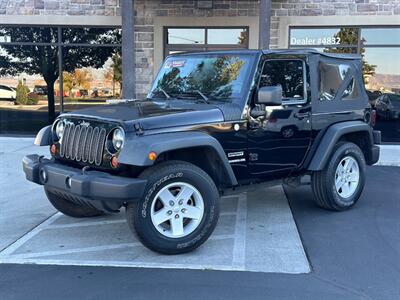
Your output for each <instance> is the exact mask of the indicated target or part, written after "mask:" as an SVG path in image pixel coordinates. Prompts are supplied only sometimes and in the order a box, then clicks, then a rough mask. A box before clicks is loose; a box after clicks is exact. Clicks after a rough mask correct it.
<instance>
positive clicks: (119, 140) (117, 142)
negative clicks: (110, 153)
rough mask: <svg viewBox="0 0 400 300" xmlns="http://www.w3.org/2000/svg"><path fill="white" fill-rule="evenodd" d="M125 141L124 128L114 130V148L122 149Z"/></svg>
mask: <svg viewBox="0 0 400 300" xmlns="http://www.w3.org/2000/svg"><path fill="white" fill-rule="evenodd" d="M124 141H125V132H124V130H123V129H122V128H117V129H115V130H114V132H113V136H112V144H113V146H114V149H115V150H117V151H119V150H121V149H122V147H123V146H124Z"/></svg>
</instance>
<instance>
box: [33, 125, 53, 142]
mask: <svg viewBox="0 0 400 300" xmlns="http://www.w3.org/2000/svg"><path fill="white" fill-rule="evenodd" d="M50 140H51V125H48V126H46V127H43V128H42V129H40V131H39V132H38V134H37V135H36V137H35V142H34V144H35V145H36V146H49V145H50V143H51V141H50Z"/></svg>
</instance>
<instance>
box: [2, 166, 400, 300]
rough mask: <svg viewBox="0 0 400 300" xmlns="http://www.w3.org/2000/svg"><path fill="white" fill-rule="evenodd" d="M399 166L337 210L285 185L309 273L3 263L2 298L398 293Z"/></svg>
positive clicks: (383, 299) (379, 298)
mask: <svg viewBox="0 0 400 300" xmlns="http://www.w3.org/2000/svg"><path fill="white" fill-rule="evenodd" d="M398 178H400V168H398V167H371V168H368V169H367V184H366V187H365V190H364V192H363V194H362V195H361V198H360V202H359V203H358V204H357V205H356V206H355V207H354V208H353V209H351V210H349V211H346V212H343V213H332V212H327V211H325V210H321V209H319V208H317V207H316V206H315V205H314V203H313V200H312V195H311V192H310V189H309V187H301V188H299V189H293V188H288V187H285V193H286V196H287V199H288V200H289V204H290V207H291V209H292V212H293V216H294V219H295V221H296V224H297V227H298V230H299V233H300V236H301V239H302V241H303V247H304V249H305V250H306V253H307V256H308V258H309V262H310V264H311V266H312V271H311V272H310V273H307V274H285V273H264V272H235V271H230V272H226V271H216V270H188V269H185V270H182V269H160V268H124V267H118V268H115V267H93V266H90V267H88V266H65V265H64V266H60V265H34V264H0V299H26V298H27V297H28V296H29V298H30V299H68V300H69V299H93V300H94V299H96V300H99V299H126V298H135V299H171V300H172V299H174V300H175V299H199V300H202V299H229V300H236V299H237V300H242V299H252V300H253V299H263V300H264V299H279V300H285V299H293V300H298V299H318V300H322V299H329V300H337V299H341V300H342V299H346V300H347V299H349V300H358V299H360V300H365V299H376V300H394V299H400V221H399V215H400V187H399V185H398Z"/></svg>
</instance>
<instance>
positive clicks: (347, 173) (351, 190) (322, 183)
mask: <svg viewBox="0 0 400 300" xmlns="http://www.w3.org/2000/svg"><path fill="white" fill-rule="evenodd" d="M365 168H366V163H365V158H364V155H363V153H362V151H361V149H360V148H359V147H358V146H357V145H356V144H353V143H349V142H339V143H338V144H337V145H336V146H335V148H334V151H333V154H332V156H331V159H330V161H329V163H328V164H327V166H326V167H325V169H324V170H322V171H318V172H314V173H313V174H312V181H311V186H312V190H313V194H314V200H315V202H316V203H317V205H319V206H320V207H322V208H325V209H329V210H336V211H342V210H346V209H349V208H351V207H352V206H354V204H355V203H356V202H357V201H358V199H359V197H360V195H361V193H362V190H363V189H364V185H365Z"/></svg>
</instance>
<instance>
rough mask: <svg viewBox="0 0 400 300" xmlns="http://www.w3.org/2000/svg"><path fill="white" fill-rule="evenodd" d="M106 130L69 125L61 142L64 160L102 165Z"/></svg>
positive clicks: (61, 153) (61, 154) (61, 152)
mask: <svg viewBox="0 0 400 300" xmlns="http://www.w3.org/2000/svg"><path fill="white" fill-rule="evenodd" d="M105 140H106V130H105V129H104V128H99V127H92V126H82V125H75V124H72V123H68V124H67V125H66V126H65V129H64V134H63V137H62V141H61V148H60V156H61V157H62V158H66V159H70V160H75V161H78V162H80V161H82V162H84V163H86V162H89V164H96V165H97V166H99V165H101V163H102V158H103V150H104V144H105Z"/></svg>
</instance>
